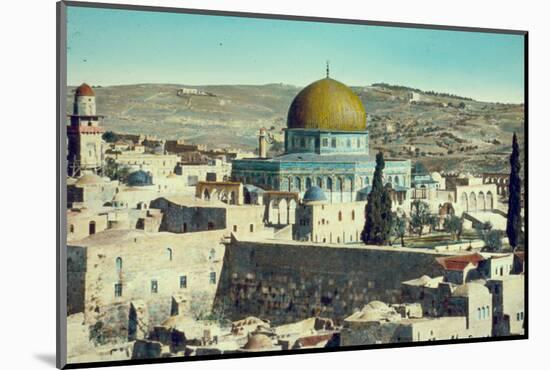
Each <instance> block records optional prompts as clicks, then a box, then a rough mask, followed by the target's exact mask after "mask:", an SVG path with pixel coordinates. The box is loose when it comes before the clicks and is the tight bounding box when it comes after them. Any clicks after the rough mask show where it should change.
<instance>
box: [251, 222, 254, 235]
mask: <svg viewBox="0 0 550 370" xmlns="http://www.w3.org/2000/svg"><path fill="white" fill-rule="evenodd" d="M250 232H251V233H253V232H254V224H250Z"/></svg>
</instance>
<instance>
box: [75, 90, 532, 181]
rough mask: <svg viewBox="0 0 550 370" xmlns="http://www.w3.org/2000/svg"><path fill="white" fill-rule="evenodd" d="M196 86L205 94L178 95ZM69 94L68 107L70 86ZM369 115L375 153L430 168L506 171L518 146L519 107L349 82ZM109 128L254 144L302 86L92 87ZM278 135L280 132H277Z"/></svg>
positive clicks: (218, 143)
mask: <svg viewBox="0 0 550 370" xmlns="http://www.w3.org/2000/svg"><path fill="white" fill-rule="evenodd" d="M183 87H187V88H196V89H198V90H199V91H202V92H204V93H205V94H204V95H193V94H188V93H183V94H182V93H181V92H180V94H178V89H180V88H183ZM73 89H74V87H73V88H70V89H69V91H68V96H67V100H68V102H69V105H68V106H69V108H70V107H71V104H70V103H71V102H72V91H73ZM353 89H354V90H355V92H356V93H357V94H358V95H359V96H360V97H361V100H362V101H363V103H364V105H365V107H366V110H367V113H368V128H369V131H370V135H371V147H372V148H373V150H377V149H382V150H384V151H385V152H386V153H388V154H389V155H390V156H392V157H413V158H417V159H418V160H420V161H422V162H424V163H425V164H427V165H428V166H429V168H433V169H439V170H448V171H449V170H459V171H469V172H479V171H501V170H507V168H508V163H507V155H508V154H509V152H510V146H511V145H510V143H511V138H512V133H513V132H514V131H516V132H517V133H518V135H519V140H520V144H522V143H523V140H524V138H523V124H524V107H523V105H511V104H498V103H485V102H478V101H474V100H471V99H468V98H461V97H456V96H452V95H448V94H437V93H431V92H422V91H420V90H417V89H413V88H407V87H400V86H390V85H386V84H374V85H372V86H365V87H353ZM94 90H95V92H96V96H97V105H98V113H99V114H103V115H105V120H104V125H105V127H106V128H107V129H108V130H113V131H117V132H128V133H143V134H150V135H156V136H158V137H163V138H184V139H186V140H188V141H189V142H195V143H203V144H208V145H209V146H211V147H221V148H243V149H252V148H255V147H256V140H257V136H256V135H257V131H258V129H259V128H260V127H268V128H272V130H273V132H275V133H280V130H281V129H282V128H284V127H285V124H286V114H287V110H288V107H289V105H290V103H291V101H292V99H293V98H294V96H295V95H296V94H297V93H298V92H299V91H300V88H299V87H296V86H291V85H284V84H269V85H261V86H251V85H226V86H181V85H168V84H145V85H128V86H106V87H99V86H94ZM279 137H280V136H279Z"/></svg>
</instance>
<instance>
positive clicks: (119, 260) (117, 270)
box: [115, 257, 122, 272]
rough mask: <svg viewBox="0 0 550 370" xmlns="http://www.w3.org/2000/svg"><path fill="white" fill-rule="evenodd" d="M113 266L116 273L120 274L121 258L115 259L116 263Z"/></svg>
mask: <svg viewBox="0 0 550 370" xmlns="http://www.w3.org/2000/svg"><path fill="white" fill-rule="evenodd" d="M115 264H116V272H121V271H122V258H120V257H117V258H116V261H115Z"/></svg>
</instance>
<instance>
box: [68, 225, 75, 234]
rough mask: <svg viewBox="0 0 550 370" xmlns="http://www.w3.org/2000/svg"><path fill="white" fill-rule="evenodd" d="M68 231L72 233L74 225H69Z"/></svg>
mask: <svg viewBox="0 0 550 370" xmlns="http://www.w3.org/2000/svg"><path fill="white" fill-rule="evenodd" d="M69 232H70V233H74V225H72V224H71V225H69Z"/></svg>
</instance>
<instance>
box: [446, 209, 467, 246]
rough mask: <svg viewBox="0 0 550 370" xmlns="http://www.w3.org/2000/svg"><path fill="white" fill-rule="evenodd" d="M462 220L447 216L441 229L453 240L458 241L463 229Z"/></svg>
mask: <svg viewBox="0 0 550 370" xmlns="http://www.w3.org/2000/svg"><path fill="white" fill-rule="evenodd" d="M463 224H464V222H463V220H462V218H460V217H458V216H454V215H452V216H447V217H445V220H444V221H443V229H445V231H446V232H448V233H449V234H451V235H452V237H453V240H460V237H461V235H462V229H463Z"/></svg>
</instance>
